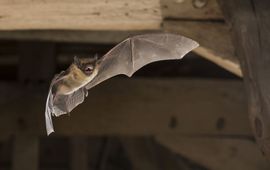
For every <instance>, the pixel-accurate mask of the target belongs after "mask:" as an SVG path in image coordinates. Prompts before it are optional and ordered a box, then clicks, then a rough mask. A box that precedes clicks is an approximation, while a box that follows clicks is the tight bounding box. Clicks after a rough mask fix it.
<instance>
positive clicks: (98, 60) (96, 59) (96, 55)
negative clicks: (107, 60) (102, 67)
mask: <svg viewBox="0 0 270 170" xmlns="http://www.w3.org/2000/svg"><path fill="white" fill-rule="evenodd" d="M94 59H95V61H96V64H97V65H98V64H100V61H101V59H99V58H98V54H97V53H96V54H95V56H94Z"/></svg>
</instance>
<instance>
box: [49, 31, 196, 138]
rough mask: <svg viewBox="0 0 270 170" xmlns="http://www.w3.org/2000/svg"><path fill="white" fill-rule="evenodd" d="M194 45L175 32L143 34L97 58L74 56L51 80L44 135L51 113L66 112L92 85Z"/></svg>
mask: <svg viewBox="0 0 270 170" xmlns="http://www.w3.org/2000/svg"><path fill="white" fill-rule="evenodd" d="M198 46H199V44H198V43H197V42H195V41H193V40H191V39H189V38H186V37H184V36H180V35H176V34H169V33H157V34H145V35H137V36H134V37H131V38H128V39H126V40H124V41H122V42H120V43H119V44H118V45H116V46H115V47H114V48H112V49H111V50H110V51H109V52H107V53H106V54H105V55H104V56H102V57H101V58H98V57H96V56H95V57H94V58H78V57H74V61H73V63H72V64H71V65H70V66H69V68H68V69H67V70H66V71H62V72H61V73H60V74H57V75H55V76H54V78H53V80H52V81H51V84H50V88H49V92H48V97H47V101H46V108H45V121H46V130H47V134H48V135H49V134H50V133H52V132H54V128H53V124H52V116H60V115H63V114H69V113H70V112H71V111H72V110H73V109H74V108H75V107H76V106H78V105H79V104H81V103H82V102H83V101H84V99H85V97H87V95H88V90H89V89H91V88H92V87H94V86H96V85H98V84H99V83H101V82H103V81H105V80H107V79H109V78H111V77H114V76H116V75H119V74H124V75H126V76H128V77H131V76H132V75H133V74H134V73H135V72H136V71H137V70H139V69H140V68H141V67H143V66H145V65H147V64H149V63H152V62H155V61H160V60H176V59H181V58H183V57H184V55H186V54H187V53H188V52H190V51H191V50H193V49H194V48H196V47H198Z"/></svg>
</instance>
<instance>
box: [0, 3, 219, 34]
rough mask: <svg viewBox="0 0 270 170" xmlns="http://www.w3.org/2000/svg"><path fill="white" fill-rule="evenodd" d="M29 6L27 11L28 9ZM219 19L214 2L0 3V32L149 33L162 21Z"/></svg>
mask: <svg viewBox="0 0 270 170" xmlns="http://www.w3.org/2000/svg"><path fill="white" fill-rule="evenodd" d="M30 6H31V8H29V7H30ZM168 17H169V18H171V17H173V18H180V19H191V20H194V19H222V13H221V12H220V10H219V8H218V5H217V3H216V0H209V1H208V2H205V3H203V2H199V1H197V0H195V1H194V0H185V1H183V0H178V1H174V0H169V1H168V0H162V1H159V0H148V1H144V0H137V1H129V0H114V1H108V0H90V1H86V0H77V1H76V2H75V1H61V0H56V1H30V0H25V1H19V0H13V1H12V2H11V1H8V0H2V1H1V2H0V30H26V29H31V30H34V29H62V30H74V29H79V30H149V29H160V24H161V22H162V18H168Z"/></svg>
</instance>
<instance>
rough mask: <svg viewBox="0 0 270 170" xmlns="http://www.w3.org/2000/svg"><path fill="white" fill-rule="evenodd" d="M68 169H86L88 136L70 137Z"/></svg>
mask: <svg viewBox="0 0 270 170" xmlns="http://www.w3.org/2000/svg"><path fill="white" fill-rule="evenodd" d="M70 149H71V153H70V158H71V159H70V169H71V170H77V169H81V170H88V169H89V166H88V138H87V137H82V136H80V137H78V136H76V137H72V138H70Z"/></svg>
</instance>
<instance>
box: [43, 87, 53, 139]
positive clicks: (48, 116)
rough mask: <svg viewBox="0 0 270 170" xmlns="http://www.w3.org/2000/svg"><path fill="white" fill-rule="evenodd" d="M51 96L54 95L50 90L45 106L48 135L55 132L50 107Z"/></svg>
mask: <svg viewBox="0 0 270 170" xmlns="http://www.w3.org/2000/svg"><path fill="white" fill-rule="evenodd" d="M51 97H52V92H51V90H50V91H49V94H48V97H47V101H46V108H45V122H46V130H47V135H50V134H51V133H52V132H54V128H53V123H52V110H51V108H50V100H51Z"/></svg>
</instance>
